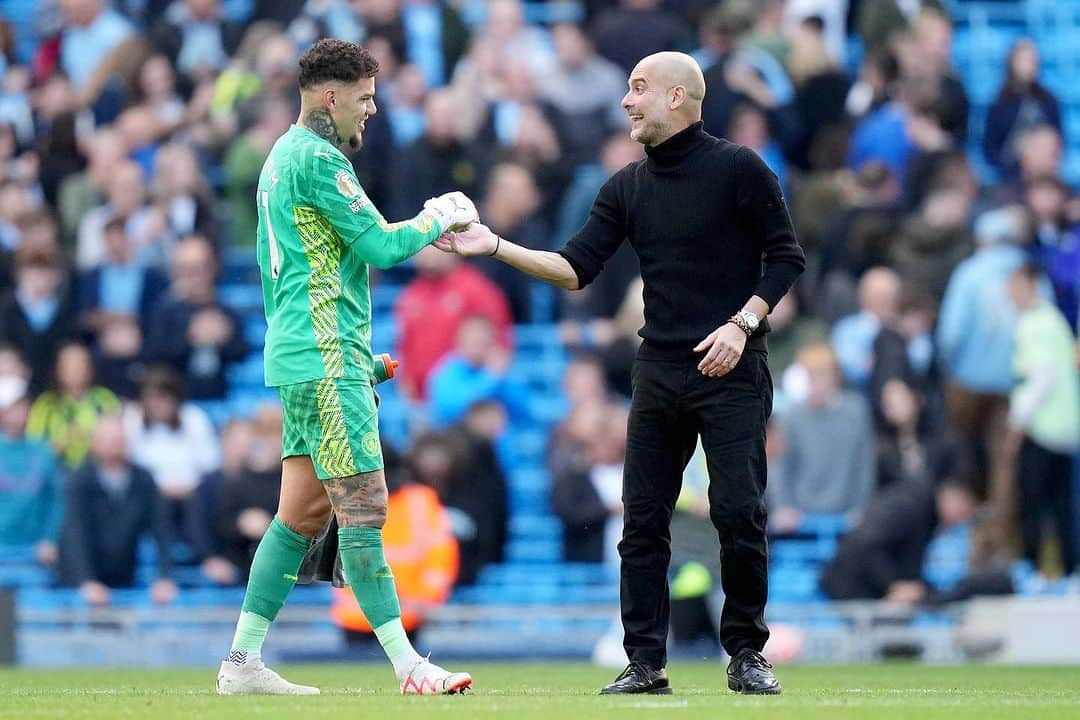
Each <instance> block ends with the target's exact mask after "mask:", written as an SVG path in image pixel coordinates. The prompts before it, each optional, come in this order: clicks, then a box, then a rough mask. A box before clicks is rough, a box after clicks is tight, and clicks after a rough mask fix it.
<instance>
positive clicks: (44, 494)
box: [0, 346, 64, 565]
mask: <svg viewBox="0 0 1080 720" xmlns="http://www.w3.org/2000/svg"><path fill="white" fill-rule="evenodd" d="M29 380H30V368H28V367H27V366H26V363H25V362H24V361H23V359H22V357H21V356H20V354H19V351H18V350H16V349H15V348H14V347H11V346H0V545H3V546H5V547H7V548H9V549H10V547H13V546H20V545H21V546H33V554H34V558H35V559H36V560H37V562H38V563H40V564H42V565H54V564H55V563H56V559H57V542H58V540H59V538H60V525H61V522H62V520H63V514H64V505H63V480H64V478H63V475H62V469H61V467H60V465H59V463H58V462H57V460H56V456H55V455H54V454H53V452H52V450H51V449H50V448H49V446H48V445H47V444H46V443H44V442H42V441H40V440H35V439H31V438H29V437H27V435H26V418H27V414H28V413H29V412H30V399H29V397H28V396H27V389H28V387H29ZM7 551H8V550H5V552H7Z"/></svg>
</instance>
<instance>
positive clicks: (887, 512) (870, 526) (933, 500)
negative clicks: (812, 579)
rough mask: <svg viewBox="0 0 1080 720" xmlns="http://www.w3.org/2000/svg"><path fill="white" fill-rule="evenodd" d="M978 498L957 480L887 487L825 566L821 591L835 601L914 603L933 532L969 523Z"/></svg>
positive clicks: (921, 590)
mask: <svg viewBox="0 0 1080 720" xmlns="http://www.w3.org/2000/svg"><path fill="white" fill-rule="evenodd" d="M975 509H976V501H975V497H974V495H973V494H972V492H971V490H970V489H969V488H968V487H966V486H965V485H963V484H961V483H958V482H956V481H955V480H947V481H944V482H942V483H940V484H939V485H937V486H936V487H935V486H933V485H930V484H928V483H926V482H924V481H923V480H920V479H909V480H905V481H903V482H900V483H894V484H892V485H889V486H887V487H886V488H884V489H883V490H882V491H881V492H879V493H878V494H877V495H876V496H875V497H874V498H873V499H872V500H871V501H870V503H869V504H868V505H867V507H866V510H865V512H864V513H863V515H862V518H861V520H860V521H859V523H858V524H857V525H856V526H855V527H854V528H853V529H852V531H851V532H849V533H848V534H847V535H845V536H844V537H843V538H841V540H840V544H839V546H838V547H837V550H836V556H835V557H833V559H832V560H831V561H830V562H829V564H828V565H826V566H825V569H824V570H823V572H822V576H821V589H822V590H823V591H824V592H825V594H826V595H828V596H829V597H830V598H832V599H833V600H885V601H887V602H894V603H904V604H913V603H917V602H920V601H922V600H923V599H925V598H926V596H927V587H926V584H925V583H924V582H923V579H922V565H923V557H924V556H925V554H926V548H927V546H928V545H929V544H930V540H931V539H932V538H933V536H934V533H935V532H936V531H939V530H944V529H947V528H951V527H955V526H957V525H960V524H963V523H966V522H969V521H970V520H971V519H972V518H973V517H974V514H975Z"/></svg>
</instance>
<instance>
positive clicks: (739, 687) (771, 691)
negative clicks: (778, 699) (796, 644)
mask: <svg viewBox="0 0 1080 720" xmlns="http://www.w3.org/2000/svg"><path fill="white" fill-rule="evenodd" d="M727 686H728V688H729V689H731V690H734V691H735V692H738V693H742V694H743V695H779V694H780V681H778V680H777V679H776V676H775V675H773V671H772V665H770V664H769V661H768V660H766V659H765V658H763V657H762V656H761V653H759V652H757V651H756V650H751V649H750V648H743V649H742V650H740V651H739V652H737V653H735V657H733V658H731V662H730V663H728V666H727Z"/></svg>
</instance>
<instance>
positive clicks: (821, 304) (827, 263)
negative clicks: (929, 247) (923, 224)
mask: <svg viewBox="0 0 1080 720" xmlns="http://www.w3.org/2000/svg"><path fill="white" fill-rule="evenodd" d="M853 180H854V187H853V188H852V190H851V192H850V193H849V194H847V195H846V196H845V197H844V202H842V204H841V205H840V207H839V208H837V209H835V210H833V211H832V212H831V213H829V217H828V219H827V220H826V221H825V222H824V223H823V225H822V230H821V251H820V261H819V262H820V268H819V270H818V277H817V279H816V281H815V283H814V285H811V286H810V287H807V286H806V284H805V283H804V284H803V285H802V286H801V287H802V288H803V290H804V291H806V292H807V294H806V298H807V300H808V301H810V299H811V298H813V302H809V305H810V309H811V310H812V311H813V312H814V313H815V314H817V315H818V316H820V317H821V318H822V319H823V320H825V321H826V322H833V321H834V320H835V319H836V318H838V317H842V316H843V315H845V314H847V313H849V312H852V311H854V310H855V307H856V296H857V293H856V289H855V285H856V282H857V281H858V279H859V278H860V277H862V275H863V273H865V272H866V271H867V270H869V269H870V268H872V267H874V266H875V265H887V264H888V258H889V249H890V246H891V245H892V243H893V241H894V236H895V227H896V225H897V223H899V222H900V212H899V208H898V205H899V201H900V190H901V188H900V183H899V182H897V180H896V178H895V177H894V176H893V174H892V173H891V172H890V171H889V168H888V166H886V165H885V163H883V162H880V161H869V162H866V163H864V164H863V166H862V167H861V168H859V169H858V170H857V171H856V173H855V175H854V178H853ZM800 237H801V236H800Z"/></svg>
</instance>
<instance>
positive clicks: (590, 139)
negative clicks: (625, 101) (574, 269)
mask: <svg viewBox="0 0 1080 720" xmlns="http://www.w3.org/2000/svg"><path fill="white" fill-rule="evenodd" d="M552 39H553V40H554V42H555V54H556V61H557V62H556V66H555V68H554V70H553V71H551V72H548V73H544V74H543V75H541V76H540V77H538V78H537V92H538V95H539V97H540V98H542V99H543V100H544V101H545V102H547V103H550V104H551V105H552V106H553V107H554V109H555V110H557V111H558V113H559V114H560V115H561V117H562V122H563V123H564V124H565V125H566V126H567V127H572V128H574V132H573V133H570V134H564V137H563V138H562V139H563V140H564V142H565V143H566V147H565V148H564V149H563V152H564V159H565V160H566V161H567V162H569V163H572V164H573V165H580V164H582V163H586V162H594V161H595V160H596V159H597V150H598V149H599V148H601V147H603V143H604V140H605V139H606V138H607V137H608V136H609V135H610V134H611V133H612V132H614V131H616V130H619V131H621V134H622V135H623V137H625V134H626V131H625V130H623V128H624V126H625V125H626V115H625V114H624V113H623V112H622V111H621V110H620V109H619V100H620V99H622V96H623V93H624V92H625V90H624V86H625V84H626V83H625V79H624V76H623V72H622V70H621V69H620V68H619V67H618V66H617V65H615V64H614V63H612V62H611V61H610V60H606V59H604V58H602V57H600V56H599V55H598V54H597V53H596V52H595V51H594V50H593V48H592V45H591V44H590V42H589V39H588V37H587V36H586V35H585V32H584V30H583V29H582V28H581V26H579V25H574V24H573V23H559V24H557V25H555V26H554V27H553V28H552ZM575 229H576V228H575Z"/></svg>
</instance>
